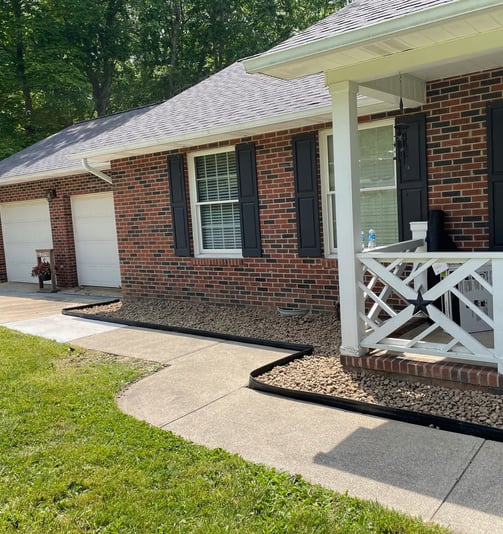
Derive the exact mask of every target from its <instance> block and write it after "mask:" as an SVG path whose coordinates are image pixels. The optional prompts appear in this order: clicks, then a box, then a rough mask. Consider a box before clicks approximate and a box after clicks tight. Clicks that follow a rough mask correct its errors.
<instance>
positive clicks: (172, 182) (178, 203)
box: [168, 154, 190, 256]
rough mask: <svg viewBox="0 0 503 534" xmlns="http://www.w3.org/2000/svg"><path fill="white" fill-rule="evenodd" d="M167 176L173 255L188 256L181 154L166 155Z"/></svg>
mask: <svg viewBox="0 0 503 534" xmlns="http://www.w3.org/2000/svg"><path fill="white" fill-rule="evenodd" d="M168 176H169V190H170V197H171V218H172V221H173V240H174V246H175V256H190V240H189V223H188V216H187V197H186V195H185V173H184V160H183V155H182V154H175V155H173V156H169V157H168Z"/></svg>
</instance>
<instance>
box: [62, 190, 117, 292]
mask: <svg viewBox="0 0 503 534" xmlns="http://www.w3.org/2000/svg"><path fill="white" fill-rule="evenodd" d="M72 215H73V232H74V237H75V254H76V257H77V274H78V279H79V284H80V285H83V286H102V287H120V285H121V278H120V267H119V251H118V248H117V231H116V228H115V211H114V199H113V195H112V193H98V194H94V195H78V196H73V197H72Z"/></svg>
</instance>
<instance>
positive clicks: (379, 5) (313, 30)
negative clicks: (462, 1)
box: [264, 0, 456, 55]
mask: <svg viewBox="0 0 503 534" xmlns="http://www.w3.org/2000/svg"><path fill="white" fill-rule="evenodd" d="M455 1H456V0H388V1H383V0H353V2H351V3H350V4H348V5H347V6H345V7H343V8H342V9H340V10H338V11H336V12H335V13H332V14H331V15H329V16H328V17H326V18H324V19H322V20H320V21H319V22H317V23H316V24H314V25H313V26H310V27H309V28H307V29H306V30H304V31H302V32H300V33H298V34H296V35H294V36H293V37H290V38H289V39H287V40H286V41H283V42H282V43H280V44H278V45H277V46H275V47H273V48H271V49H270V50H268V51H267V52H265V53H264V55H267V54H272V53H275V52H279V51H282V50H288V49H290V48H295V47H297V46H301V45H305V44H309V43H312V42H315V41H320V40H322V39H325V38H328V37H333V36H336V35H342V34H344V33H348V32H351V31H353V30H358V29H362V28H368V27H370V26H373V25H375V24H380V23H382V22H386V21H388V20H392V19H396V18H399V17H403V16H406V15H411V14H412V13H416V12H418V11H423V10H425V9H429V8H432V7H436V6H439V5H442V4H449V3H451V2H455Z"/></svg>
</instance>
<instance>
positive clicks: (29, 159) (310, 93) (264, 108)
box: [0, 62, 330, 183]
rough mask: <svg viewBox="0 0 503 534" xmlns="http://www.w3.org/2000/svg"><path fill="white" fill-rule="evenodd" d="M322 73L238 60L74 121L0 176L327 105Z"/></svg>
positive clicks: (5, 166) (9, 163)
mask: <svg viewBox="0 0 503 534" xmlns="http://www.w3.org/2000/svg"><path fill="white" fill-rule="evenodd" d="M329 103H330V98H329V94H328V90H327V89H326V87H325V84H324V81H323V76H322V75H320V74H316V75H312V76H307V77H305V78H299V79H296V80H280V79H276V78H272V77H270V76H266V75H263V74H247V73H246V72H245V70H244V66H243V64H242V63H240V62H237V63H234V64H233V65H231V66H229V67H227V68H226V69H223V70H222V71H220V72H218V73H217V74H214V75H213V76H211V77H210V78H208V79H206V80H204V81H202V82H200V83H199V84H197V85H195V86H193V87H191V88H190V89H187V90H186V91H184V92H183V93H180V94H179V95H177V96H175V97H174V98H172V99H170V100H168V101H166V102H164V103H161V104H157V105H153V106H149V107H145V108H140V109H137V110H132V111H128V112H124V113H118V114H116V115H111V116H108V117H103V118H99V119H95V120H91V121H87V122H82V123H77V124H74V125H72V126H69V127H68V128H65V129H64V130H62V131H60V132H58V133H56V134H54V135H52V136H50V137H48V138H47V139H44V140H42V141H40V142H38V143H36V144H34V145H32V146H31V147H28V148H26V149H24V150H22V151H21V152H18V153H17V154H14V155H13V156H10V157H9V158H6V159H5V160H3V161H0V183H1V181H2V178H4V179H6V178H9V177H17V176H25V175H29V174H32V173H42V172H49V171H57V170H60V169H65V168H68V167H72V166H74V167H75V169H76V170H79V169H80V164H79V162H78V161H73V162H72V161H69V160H68V159H67V158H68V156H71V155H75V154H79V153H84V152H89V151H93V150H102V149H107V148H108V147H110V149H112V147H120V146H124V145H128V146H134V144H135V143H146V142H147V143H148V142H149V141H150V140H151V141H152V142H155V141H156V140H158V139H169V138H170V137H176V136H181V135H188V136H190V134H196V133H197V132H204V131H207V130H209V129H213V128H218V127H223V128H226V127H228V128H232V127H235V128H236V130H239V125H240V124H241V123H242V124H246V123H249V122H250V121H256V120H260V119H267V118H270V117H275V116H276V117H280V116H281V115H283V114H287V113H294V112H299V111H305V110H313V112H314V111H315V110H316V108H320V107H324V106H328V105H329Z"/></svg>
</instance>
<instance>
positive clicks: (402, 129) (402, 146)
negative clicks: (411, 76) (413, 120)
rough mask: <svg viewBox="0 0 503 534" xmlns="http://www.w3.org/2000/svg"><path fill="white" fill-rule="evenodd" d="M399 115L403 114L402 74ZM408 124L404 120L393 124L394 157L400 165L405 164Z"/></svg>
mask: <svg viewBox="0 0 503 534" xmlns="http://www.w3.org/2000/svg"><path fill="white" fill-rule="evenodd" d="M399 109H400V115H403V99H402V75H401V74H400V107H399ZM408 127H409V125H408V124H407V123H405V122H397V123H396V124H395V142H394V143H393V146H394V147H395V159H397V160H398V161H400V162H401V163H402V165H403V166H404V167H405V166H407V128H408Z"/></svg>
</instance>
